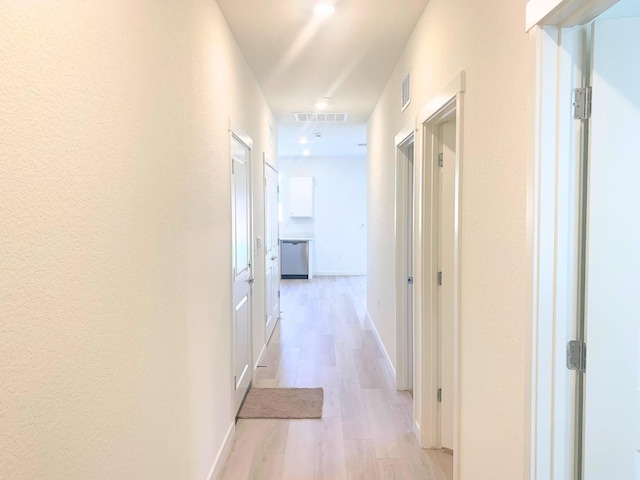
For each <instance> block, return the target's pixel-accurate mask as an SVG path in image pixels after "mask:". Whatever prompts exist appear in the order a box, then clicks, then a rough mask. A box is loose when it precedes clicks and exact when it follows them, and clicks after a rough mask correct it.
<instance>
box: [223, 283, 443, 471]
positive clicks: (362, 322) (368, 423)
mask: <svg viewBox="0 0 640 480" xmlns="http://www.w3.org/2000/svg"><path fill="white" fill-rule="evenodd" d="M365 305H366V278H365V277H317V278H314V279H313V280H283V281H282V299H281V310H282V318H281V320H280V322H279V324H278V326H277V327H276V330H275V331H274V334H273V336H272V338H271V341H270V343H269V346H268V347H267V351H266V353H265V357H264V359H263V361H262V365H263V367H261V368H259V369H258V374H257V377H256V380H255V386H256V387H323V388H324V395H325V396H324V407H323V416H322V419H321V420H243V419H241V420H239V421H238V423H237V425H236V436H235V439H234V443H233V445H232V448H231V452H230V454H229V457H228V458H227V460H226V462H225V465H224V467H223V470H222V473H221V475H220V480H244V479H252V480H316V479H317V480H356V479H358V480H360V479H362V480H391V479H394V480H405V479H406V480H414V479H423V480H450V479H451V478H452V464H453V461H452V457H451V456H450V455H448V454H446V453H444V452H440V451H427V450H421V449H420V448H419V446H418V443H417V440H416V438H415V436H414V435H413V433H412V427H411V425H412V399H411V396H410V395H409V394H408V393H406V392H398V391H396V389H395V386H394V384H393V380H392V378H391V375H390V373H389V371H388V369H387V367H386V365H385V362H384V359H383V357H382V353H381V351H380V349H379V348H378V344H377V342H376V339H375V336H374V334H373V332H372V331H371V329H370V328H369V325H368V323H367V321H366V319H365V312H366V307H365Z"/></svg>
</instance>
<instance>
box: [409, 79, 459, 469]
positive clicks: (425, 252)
mask: <svg viewBox="0 0 640 480" xmlns="http://www.w3.org/2000/svg"><path fill="white" fill-rule="evenodd" d="M464 89H465V73H464V71H462V72H460V73H459V74H458V75H457V76H456V77H455V78H454V79H453V80H452V81H451V82H450V83H449V84H448V85H447V87H445V88H444V89H443V90H442V91H441V92H440V93H439V94H437V95H436V96H435V97H434V98H433V99H432V100H431V101H429V102H428V103H427V104H426V105H425V107H424V108H423V109H422V111H421V113H420V116H419V125H420V130H421V135H419V137H420V139H421V142H422V143H421V152H422V158H421V161H420V164H421V165H422V172H421V177H420V195H421V197H420V201H419V204H420V205H421V208H422V211H421V224H420V230H419V238H418V240H417V245H420V246H421V248H420V250H421V252H420V253H419V255H420V266H421V268H420V269H419V270H418V271H417V272H416V274H417V275H416V277H414V282H415V283H414V286H415V288H416V292H421V295H418V296H419V297H422V299H423V300H422V304H421V305H419V309H420V316H421V322H420V326H421V328H420V331H419V337H417V340H418V339H419V341H417V342H416V347H415V348H416V351H417V352H418V355H419V358H421V364H420V367H419V368H420V373H419V375H420V379H419V382H418V384H419V387H420V389H419V391H417V392H416V391H414V396H415V398H416V404H417V405H418V407H417V408H419V409H420V410H419V411H416V412H415V416H416V420H417V421H419V422H420V426H421V427H422V426H427V425H428V426H429V428H421V436H420V437H419V441H420V445H421V446H422V448H438V447H439V446H440V445H438V442H437V432H436V429H437V426H438V413H437V412H438V407H437V401H436V392H437V388H438V383H437V378H438V366H437V365H438V357H437V350H438V347H437V345H438V327H437V312H434V310H433V309H432V307H431V306H432V305H435V302H434V300H433V298H434V295H436V294H437V287H436V285H435V278H436V275H435V273H436V266H435V265H434V264H433V258H434V256H433V252H432V249H433V245H434V240H433V238H432V237H431V235H432V232H434V228H433V222H434V216H433V209H434V208H435V207H434V199H433V197H432V192H433V182H434V178H433V172H434V171H435V165H436V163H435V162H437V161H438V159H437V139H436V138H435V135H436V128H437V127H438V126H439V125H440V124H442V123H444V122H446V121H447V120H450V119H452V118H453V117H454V116H455V118H456V153H455V165H454V184H455V185H454V189H455V194H454V202H455V207H454V210H455V218H454V246H453V256H454V258H453V272H452V274H453V302H454V306H453V308H454V311H453V317H454V318H453V323H454V333H453V335H454V353H453V355H454V365H453V370H454V371H453V376H454V379H453V388H454V392H453V403H454V405H453V410H454V425H453V429H454V432H453V436H454V438H453V450H454V452H455V455H454V459H453V478H454V480H458V479H459V478H460V458H461V456H462V455H463V452H462V451H461V443H460V438H461V436H460V415H461V413H460V412H461V406H460V389H461V370H460V364H461V360H460V358H461V347H460V345H461V333H460V332H461V330H460V298H461V294H460V284H461V263H460V259H461V242H460V238H461V222H460V219H461V215H462V204H461V201H462V193H461V188H462V158H463V138H464V132H463V124H464V122H463V119H464V104H463V98H464V95H463V93H464ZM423 305H424V307H425V310H424V311H422V310H421V309H422V308H423Z"/></svg>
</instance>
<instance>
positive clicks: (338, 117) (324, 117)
mask: <svg viewBox="0 0 640 480" xmlns="http://www.w3.org/2000/svg"><path fill="white" fill-rule="evenodd" d="M294 115H295V117H296V121H297V122H323V123H342V122H346V121H347V119H348V118H349V114H348V113H345V112H337V113H332V112H329V113H325V112H300V113H295V114H294Z"/></svg>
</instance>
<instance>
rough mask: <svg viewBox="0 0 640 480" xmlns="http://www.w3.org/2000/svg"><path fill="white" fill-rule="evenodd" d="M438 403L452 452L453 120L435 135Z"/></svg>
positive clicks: (442, 440) (442, 431) (445, 442)
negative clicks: (436, 166)
mask: <svg viewBox="0 0 640 480" xmlns="http://www.w3.org/2000/svg"><path fill="white" fill-rule="evenodd" d="M438 137H439V139H438V162H439V168H438V174H437V177H438V180H437V189H438V195H437V197H438V198H437V205H438V208H437V210H438V214H437V216H438V222H437V225H438V233H437V244H438V246H437V262H436V263H437V266H438V278H437V284H438V295H437V298H438V385H439V388H438V403H439V407H440V408H439V410H440V415H439V417H440V425H439V432H440V445H441V447H442V448H446V449H448V450H451V451H453V430H454V427H453V417H454V415H453V411H454V409H453V401H454V400H453V395H454V391H453V390H454V382H453V370H454V366H453V358H454V324H453V323H454V292H453V272H454V270H455V269H454V259H453V255H454V235H455V205H456V202H455V179H454V175H455V173H454V170H455V169H454V166H455V155H456V121H455V118H453V119H452V120H449V121H447V122H446V123H443V124H442V125H440V126H439V135H438Z"/></svg>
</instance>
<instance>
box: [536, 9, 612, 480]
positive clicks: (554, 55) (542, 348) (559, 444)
mask: <svg viewBox="0 0 640 480" xmlns="http://www.w3.org/2000/svg"><path fill="white" fill-rule="evenodd" d="M618 1H619V0H529V2H528V4H527V14H526V29H527V31H532V32H534V33H535V37H536V74H535V75H536V77H535V84H536V98H535V125H534V131H535V138H534V151H533V155H532V157H531V159H532V160H531V161H530V162H529V169H528V170H529V172H528V192H529V193H528V201H527V210H528V211H527V251H528V255H529V258H530V268H531V270H530V272H529V274H530V277H529V278H531V284H530V295H531V297H530V298H531V330H530V331H529V332H530V336H531V337H530V341H528V342H526V344H527V346H528V348H529V351H528V352H527V357H528V363H529V365H530V368H529V376H530V377H529V379H528V382H526V385H528V391H527V395H526V397H527V399H528V402H527V408H526V411H525V417H526V419H525V425H527V426H528V428H529V435H527V436H526V437H525V439H526V442H525V460H526V464H525V474H526V478H531V479H537V478H548V479H549V480H560V479H561V478H562V479H564V478H570V477H568V476H567V475H571V474H572V469H574V468H575V466H574V463H575V448H574V444H573V440H574V439H573V438H572V436H573V430H572V429H571V427H570V426H571V425H572V422H573V421H575V420H574V419H573V418H572V415H574V413H573V410H572V408H573V405H574V394H573V392H571V391H570V389H567V388H566V385H567V382H568V381H570V380H571V379H570V378H568V377H569V376H570V373H568V370H566V368H565V367H564V355H565V348H566V342H567V341H568V340H570V339H572V338H569V337H571V336H572V332H575V329H576V323H577V322H576V318H575V317H574V316H572V315H571V314H570V308H571V305H572V304H573V303H575V295H576V292H575V282H574V281H573V280H572V276H573V275H575V273H574V272H575V258H576V255H577V251H576V249H577V245H576V243H575V242H573V241H572V240H573V235H575V232H573V231H572V228H569V227H568V226H567V225H568V224H569V223H570V222H569V221H568V220H570V219H571V218H572V216H573V215H575V214H576V211H575V208H576V205H575V191H576V190H575V189H576V188H577V179H576V164H575V162H576V160H575V159H576V157H577V155H576V151H575V148H576V146H575V139H576V137H577V136H578V135H579V132H577V131H576V127H575V126H574V125H572V122H571V120H572V116H571V111H570V107H571V104H570V102H569V101H568V99H569V98H571V97H570V95H571V89H572V88H573V87H574V84H575V78H574V74H573V69H574V67H575V64H576V58H575V56H576V55H580V54H581V53H580V47H579V45H577V44H576V42H575V38H572V35H571V28H572V27H576V26H581V25H585V24H587V23H589V22H591V21H592V20H594V19H595V18H596V17H597V16H599V15H600V14H602V13H603V12H605V11H606V10H607V9H609V8H610V7H612V6H613V5H615V4H616V3H617V2H618ZM565 119H566V120H565ZM558 359H561V360H560V361H559V360H558ZM569 430H571V431H569Z"/></svg>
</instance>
